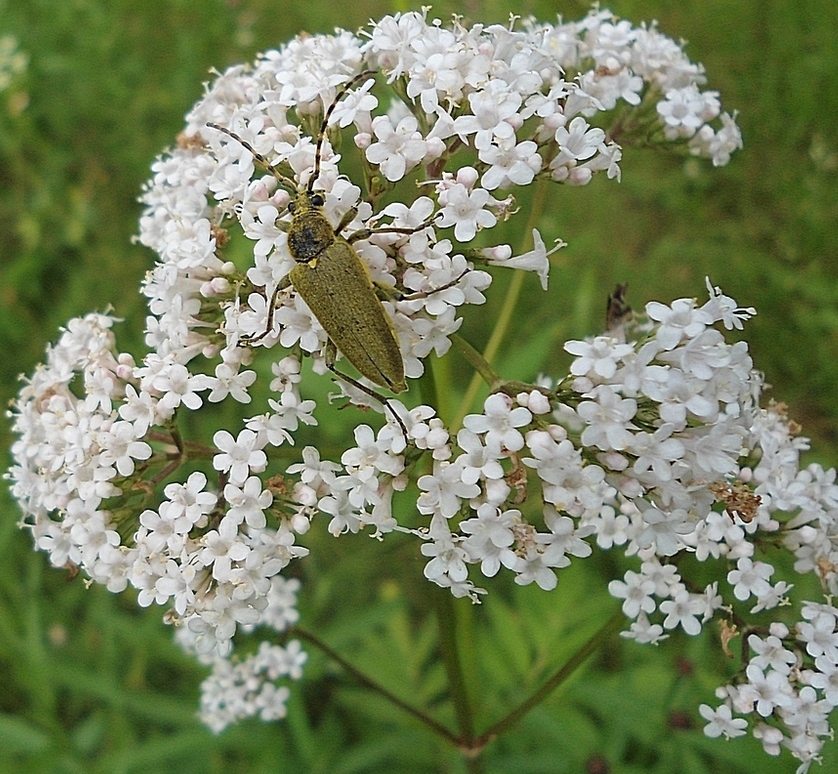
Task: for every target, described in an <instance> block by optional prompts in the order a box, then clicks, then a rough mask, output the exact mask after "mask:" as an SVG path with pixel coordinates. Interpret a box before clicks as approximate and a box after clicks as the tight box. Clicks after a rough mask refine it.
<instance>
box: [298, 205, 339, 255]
mask: <svg viewBox="0 0 838 774" xmlns="http://www.w3.org/2000/svg"><path fill="white" fill-rule="evenodd" d="M293 204H294V206H293V211H292V216H291V224H290V226H289V227H288V249H289V250H290V251H291V256H292V257H293V258H294V260H295V261H297V263H308V262H309V261H312V260H314V259H315V258H317V256H319V255H320V254H321V253H322V252H323V251H324V250H325V249H326V248H327V247H328V246H329V245H330V244H332V242H334V241H335V230H334V228H332V224H331V223H329V221H328V219H327V218H326V216H325V215H324V214H323V208H322V207H321V206H318V205H317V204H315V203H313V202H312V196H311V194H309V193H308V192H307V191H301V192H300V193H299V194H298V195H297V198H296V199H295V200H294V203H293Z"/></svg>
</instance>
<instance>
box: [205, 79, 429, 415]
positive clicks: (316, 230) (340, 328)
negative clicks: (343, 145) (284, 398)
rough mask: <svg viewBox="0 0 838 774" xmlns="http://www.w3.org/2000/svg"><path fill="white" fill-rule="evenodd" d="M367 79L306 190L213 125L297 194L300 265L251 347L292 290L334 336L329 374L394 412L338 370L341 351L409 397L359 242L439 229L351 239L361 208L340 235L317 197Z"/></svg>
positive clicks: (292, 247) (293, 247)
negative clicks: (326, 162)
mask: <svg viewBox="0 0 838 774" xmlns="http://www.w3.org/2000/svg"><path fill="white" fill-rule="evenodd" d="M368 75H372V71H370V70H367V71H364V72H362V73H360V74H359V75H356V76H355V77H354V78H352V79H351V80H350V81H349V82H348V83H347V84H346V85H345V86H344V87H343V88H342V89H341V90H340V91H339V92H338V94H337V96H336V97H335V99H334V101H333V102H332V104H331V105H330V106H329V108H328V109H327V110H326V113H325V115H324V116H323V123H322V124H321V126H320V132H319V134H318V137H317V146H316V149H315V156H314V170H313V172H312V174H311V177H310V178H309V181H308V183H307V184H300V185H299V186H297V185H295V184H294V181H293V180H291V179H289V178H287V177H285V176H284V175H283V174H281V173H280V172H279V170H278V169H277V168H276V167H275V166H273V165H272V164H271V163H270V162H269V161H268V160H267V159H266V158H265V157H264V156H262V155H261V154H260V153H258V152H257V151H256V150H255V149H254V148H253V146H252V145H250V144H249V143H248V142H246V141H245V140H243V139H242V138H241V137H239V136H238V135H237V134H234V133H233V132H231V131H230V130H229V129H225V128H224V127H223V126H219V125H218V124H213V123H210V124H207V125H208V126H210V127H211V128H213V129H217V130H218V131H220V132H223V133H224V134H226V135H228V136H229V137H232V138H233V139H234V140H236V141H237V142H239V143H240V144H241V145H242V146H243V147H244V148H246V149H247V150H248V151H250V153H252V154H253V157H254V158H255V159H256V161H258V162H259V163H260V164H261V165H262V166H264V167H265V168H266V169H267V170H268V171H269V172H270V173H271V174H272V175H274V177H276V179H277V181H278V182H279V183H280V185H282V186H283V187H284V188H286V189H288V190H289V192H291V193H293V194H294V195H295V198H294V199H293V200H292V201H291V202H290V203H289V205H288V210H289V212H290V213H291V222H290V223H289V224H287V226H286V228H285V230H287V232H288V250H289V252H290V253H291V256H292V257H293V259H294V260H295V261H296V263H297V265H296V266H295V267H294V268H293V269H291V271H290V272H289V273H288V274H287V276H286V277H285V278H284V279H283V280H282V281H281V282H280V283H279V285H278V286H277V288H276V290H275V291H274V294H273V297H272V299H271V302H270V305H269V311H268V325H267V329H266V330H265V332H264V333H263V334H261V336H257V337H254V338H253V339H251V341H253V340H257V339H259V338H262V337H264V336H266V335H267V334H268V333H269V332H270V329H271V328H272V327H273V314H274V309H275V307H276V300H277V297H278V295H279V293H280V292H281V291H282V290H284V289H286V288H288V287H289V286H292V287H293V288H294V289H295V290H296V291H297V292H298V293H299V294H300V296H301V297H302V299H303V300H304V301H305V302H306V304H307V305H308V307H309V309H311V311H312V313H313V314H314V316H315V317H316V318H317V320H318V321H319V322H320V324H321V325H322V326H323V329H324V330H325V331H326V334H327V335H328V337H329V343H328V344H327V348H326V366H327V368H329V370H330V371H332V372H333V373H334V374H336V375H337V376H339V377H340V378H342V379H344V380H346V381H347V382H349V383H350V384H352V385H354V386H355V387H357V388H359V389H360V390H362V391H363V392H365V393H367V394H368V395H371V396H373V397H375V398H376V399H377V400H380V401H382V402H383V403H384V404H385V405H387V406H388V407H389V404H388V403H387V401H386V399H384V398H383V397H382V396H380V395H378V393H376V392H375V391H374V390H371V389H370V388H369V387H366V386H365V385H363V384H361V383H359V382H358V381H356V380H355V379H352V378H351V377H349V376H347V375H346V374H344V373H341V372H340V371H338V370H337V368H335V364H334V361H335V356H336V350H339V351H340V352H341V354H342V355H343V356H344V357H345V358H346V359H347V360H348V361H349V362H350V363H352V365H353V366H355V368H356V369H357V370H358V372H359V373H360V374H362V375H363V376H365V377H366V378H367V379H369V380H370V381H371V382H372V383H373V384H376V385H378V386H379V387H384V388H385V389H387V390H389V391H390V392H393V393H400V392H404V390H406V389H407V385H406V384H405V378H404V361H403V360H402V355H401V349H400V347H399V342H398V338H397V336H396V332H395V329H394V328H393V323H392V321H391V320H390V317H389V316H388V315H387V312H386V311H385V310H384V307H383V306H382V305H381V301H380V300H379V298H378V296H377V294H376V291H375V286H374V285H373V282H372V278H371V277H370V274H369V270H368V269H367V267H366V264H365V263H364V261H363V260H362V259H361V257H360V256H359V255H358V253H357V252H356V250H355V248H354V247H353V246H352V243H353V242H357V241H358V240H360V239H366V238H368V237H369V236H370V235H372V234H380V233H396V234H412V233H415V232H416V231H420V230H421V229H423V228H427V227H428V226H429V225H430V224H431V223H432V222H433V218H432V219H431V220H428V221H426V222H424V223H422V224H420V225H419V226H418V227H416V228H397V227H383V228H377V229H369V228H365V229H361V230H359V231H356V232H355V233H353V234H350V235H348V236H346V237H344V236H342V235H341V232H342V231H343V229H344V228H346V226H347V225H348V224H349V223H350V222H351V221H352V219H353V218H354V217H355V215H356V214H357V207H353V208H352V209H350V210H349V211H348V212H347V213H345V214H344V216H343V218H342V219H341V221H340V223H339V224H338V226H337V228H333V227H332V224H331V223H330V222H329V221H328V219H327V218H326V216H325V215H324V214H323V205H324V203H325V200H324V197H323V195H322V194H320V193H316V192H315V191H314V184H315V183H316V182H317V179H318V178H319V176H320V158H321V152H322V149H323V139H324V137H325V134H326V129H327V126H328V123H329V118H330V117H331V115H332V111H333V110H334V109H335V106H336V105H337V104H338V102H339V101H340V100H341V98H342V97H343V96H344V95H345V94H346V93H347V92H348V91H349V90H350V89H351V88H352V87H353V86H354V85H355V84H356V83H357V82H358V81H359V80H361V78H364V77H366V76H368ZM391 410H392V409H391ZM393 413H394V414H395V412H393ZM396 419H398V420H399V424H402V423H401V420H400V419H399V417H398V415H396Z"/></svg>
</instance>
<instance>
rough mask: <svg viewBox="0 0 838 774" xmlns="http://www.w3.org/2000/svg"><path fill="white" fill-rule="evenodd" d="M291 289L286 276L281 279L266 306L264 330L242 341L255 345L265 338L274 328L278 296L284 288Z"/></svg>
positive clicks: (243, 338)
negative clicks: (266, 314)
mask: <svg viewBox="0 0 838 774" xmlns="http://www.w3.org/2000/svg"><path fill="white" fill-rule="evenodd" d="M289 287H291V280H290V279H288V276H287V275H286V276H285V277H283V278H282V279H281V280H280V281H279V284H278V285H277V286H276V288H275V289H274V292H273V293H272V294H271V302H270V303H269V304H268V320H267V322H266V323H265V330H263V331H262V332H261V333H259V334H257V335H255V336H243V337H242V341H244V342H245V343H246V344H255V343H256V342H257V341H261V340H262V339H264V338H265V336H267V335H268V334H269V333H270V332H271V331H272V330H273V327H274V315H275V314H276V308H277V306H278V303H277V302H278V300H279V294H280V293H281V292H282V291H283V290H285V289H286V288H289Z"/></svg>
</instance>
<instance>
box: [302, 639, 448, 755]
mask: <svg viewBox="0 0 838 774" xmlns="http://www.w3.org/2000/svg"><path fill="white" fill-rule="evenodd" d="M288 635H289V636H294V637H299V638H300V639H301V640H305V641H306V642H309V643H311V644H312V645H314V646H315V647H316V648H318V649H319V650H321V651H322V652H323V653H325V654H326V655H327V656H328V657H329V658H330V659H332V660H333V661H336V662H337V663H338V664H340V666H341V667H342V668H343V669H344V671H346V672H347V673H349V674H350V675H352V677H354V678H355V679H356V680H357V681H358V682H359V683H360V684H361V685H363V686H365V687H366V688H369V689H370V690H371V691H373V692H374V693H377V694H379V695H381V696H383V697H384V698H385V699H387V701H389V702H391V703H392V704H394V705H395V706H397V707H398V708H399V709H401V710H403V711H404V712H406V713H407V714H408V715H411V716H412V717H414V718H415V719H416V720H418V721H419V722H420V723H422V724H423V725H424V726H427V727H428V728H429V729H431V731H433V732H434V733H436V734H438V735H439V736H441V737H442V738H443V739H445V740H447V741H448V742H450V743H451V744H452V745H454V746H455V747H459V746H460V739H458V738H457V736H456V735H455V734H452V733H451V732H450V731H449V730H448V729H447V728H445V726H443V725H442V724H441V723H438V722H437V721H436V720H434V719H433V718H432V717H430V715H427V714H425V713H424V712H422V710H420V709H417V708H416V707H413V706H411V705H410V704H408V703H407V702H406V701H404V700H403V699H400V698H399V697H398V696H396V694H394V693H392V692H391V691H389V690H388V689H387V688H385V687H384V686H383V685H381V684H380V683H378V682H376V681H375V680H373V679H372V678H371V677H369V676H368V675H366V674H365V673H364V672H362V671H361V670H360V669H358V668H357V667H355V666H353V665H352V664H350V663H349V662H348V661H347V660H346V659H345V658H344V657H343V656H341V655H340V653H338V652H337V651H336V650H334V649H333V648H331V647H329V645H327V644H326V643H325V642H323V640H321V639H320V638H319V637H318V636H317V635H316V634H314V633H313V632H310V631H308V630H307V629H303V628H302V627H300V626H292V627H291V628H290V629H289V630H288Z"/></svg>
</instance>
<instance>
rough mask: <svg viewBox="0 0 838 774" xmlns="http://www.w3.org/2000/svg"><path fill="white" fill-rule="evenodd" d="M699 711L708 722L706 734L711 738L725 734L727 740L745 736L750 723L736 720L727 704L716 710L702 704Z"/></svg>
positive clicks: (705, 728) (705, 729) (739, 719)
mask: <svg viewBox="0 0 838 774" xmlns="http://www.w3.org/2000/svg"><path fill="white" fill-rule="evenodd" d="M698 711H699V712H700V713H701V717H703V718H704V719H705V720H706V721H707V725H706V726H704V733H705V734H706V735H707V736H709V737H711V738H715V737H717V736H721V735H722V734H724V735H725V738H726V739H734V738H735V737H737V736H743V735H744V733H745V730H746V729H747V728H748V721H747V720H745V719H744V718H734V717H733V714H732V713H731V709H730V707H729V706H728V705H727V704H722V705H720V706H719V707H716V709H713V708H712V707H710V706H708V705H707V704H701V705H700V706H699V708H698Z"/></svg>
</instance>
